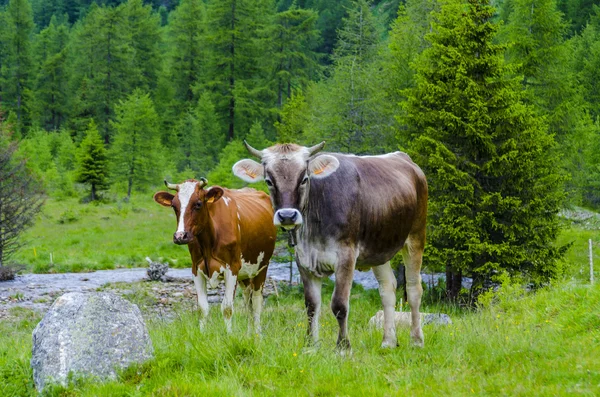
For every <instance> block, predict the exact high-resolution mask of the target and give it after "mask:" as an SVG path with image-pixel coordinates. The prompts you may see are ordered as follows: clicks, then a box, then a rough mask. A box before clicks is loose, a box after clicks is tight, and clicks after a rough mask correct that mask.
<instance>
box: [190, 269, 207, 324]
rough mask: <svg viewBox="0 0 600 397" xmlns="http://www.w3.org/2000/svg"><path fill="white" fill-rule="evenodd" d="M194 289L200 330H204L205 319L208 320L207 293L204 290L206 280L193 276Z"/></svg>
mask: <svg viewBox="0 0 600 397" xmlns="http://www.w3.org/2000/svg"><path fill="white" fill-rule="evenodd" d="M194 287H196V296H197V298H198V307H199V308H200V330H201V331H202V330H204V327H205V326H206V319H207V318H208V311H209V308H210V306H209V305H208V291H207V288H206V278H204V275H200V274H197V275H195V276H194Z"/></svg>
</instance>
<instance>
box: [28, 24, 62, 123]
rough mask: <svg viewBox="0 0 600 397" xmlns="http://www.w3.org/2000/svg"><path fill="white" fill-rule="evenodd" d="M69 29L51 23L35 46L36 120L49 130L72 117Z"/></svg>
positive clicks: (34, 116)
mask: <svg viewBox="0 0 600 397" xmlns="http://www.w3.org/2000/svg"><path fill="white" fill-rule="evenodd" d="M68 40H69V28H68V27H67V26H66V25H65V24H59V23H58V22H57V19H56V18H54V17H53V18H52V19H51V20H50V24H49V25H48V27H47V28H45V29H44V30H42V31H41V32H40V34H39V35H38V36H37V39H36V43H35V55H36V63H37V65H38V67H39V68H38V69H37V74H36V78H35V85H34V106H33V109H32V113H33V119H34V122H35V123H36V124H39V125H40V126H41V127H42V128H44V129H46V130H58V129H60V128H61V127H62V126H63V124H64V123H65V121H66V119H67V116H68V114H69V102H68V101H69V97H70V95H69V88H68V69H67V45H68Z"/></svg>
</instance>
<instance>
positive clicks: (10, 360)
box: [0, 195, 600, 397]
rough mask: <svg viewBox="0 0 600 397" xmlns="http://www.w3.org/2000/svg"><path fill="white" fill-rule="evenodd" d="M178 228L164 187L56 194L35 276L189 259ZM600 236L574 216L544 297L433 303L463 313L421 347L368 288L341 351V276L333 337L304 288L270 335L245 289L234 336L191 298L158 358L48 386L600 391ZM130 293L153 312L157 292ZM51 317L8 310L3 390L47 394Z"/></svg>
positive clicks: (506, 295) (52, 392) (69, 392)
mask: <svg viewBox="0 0 600 397" xmlns="http://www.w3.org/2000/svg"><path fill="white" fill-rule="evenodd" d="M174 229H175V218H174V215H173V214H172V212H171V211H169V210H168V209H165V208H162V207H160V206H158V205H157V204H154V202H152V201H151V195H148V196H147V197H146V196H135V197H134V198H133V199H132V200H131V202H130V203H127V204H115V203H108V204H100V205H97V206H96V205H81V204H79V203H78V202H77V201H75V200H72V201H69V200H67V201H58V200H54V199H49V200H48V202H47V203H46V207H45V209H44V213H43V214H42V215H41V216H40V218H39V220H38V222H37V223H36V225H35V226H34V227H33V228H32V229H30V230H29V231H28V232H27V235H26V236H25V237H26V239H27V241H28V245H27V246H26V247H25V248H24V249H23V250H22V251H21V252H20V253H19V254H18V257H17V261H18V262H20V263H23V264H26V266H27V267H26V269H27V270H29V271H35V272H63V271H88V270H95V269H110V268H115V267H128V266H143V265H144V264H145V261H144V259H143V258H144V257H145V256H151V257H152V258H158V257H162V258H163V260H168V261H169V262H170V263H171V265H174V266H188V263H189V257H188V252H187V249H185V247H179V246H175V245H174V244H173V243H172V242H171V235H172V233H173V230H174ZM598 237H599V236H598V232H597V228H591V229H590V228H584V227H580V226H579V225H575V226H573V225H568V227H567V228H566V229H565V231H564V232H563V233H562V235H561V236H560V239H559V243H560V244H571V247H570V249H569V251H568V252H567V257H566V260H565V267H566V269H567V271H566V274H565V278H564V279H563V280H561V281H558V282H556V283H555V284H554V285H552V286H549V287H547V288H544V289H541V290H538V291H537V292H535V293H531V292H525V291H524V290H523V289H522V287H519V286H517V285H511V284H509V283H507V284H504V285H503V286H502V288H500V290H499V292H498V293H497V294H496V295H494V296H491V295H490V296H488V299H486V300H484V301H485V304H482V305H480V306H479V307H478V308H476V309H469V310H466V309H461V308H458V307H453V306H438V305H435V304H433V305H431V304H429V305H428V304H425V305H424V306H423V307H422V311H423V312H444V313H448V314H449V315H450V316H451V317H452V319H453V321H454V323H453V325H451V326H434V325H428V326H425V327H424V333H425V348H423V349H416V348H413V347H411V346H410V345H409V334H408V329H401V330H399V333H398V334H399V343H400V346H399V347H398V348H397V349H395V350H384V349H381V348H380V343H381V339H382V332H381V331H379V330H375V329H371V328H370V327H369V326H368V325H367V324H368V320H369V318H370V317H371V316H372V315H373V314H375V312H376V311H377V310H380V307H381V303H380V300H379V296H378V292H377V291H374V290H363V289H362V288H361V287H360V286H355V287H354V288H353V292H352V296H351V309H350V322H349V324H350V338H351V342H352V345H353V354H352V356H350V357H341V356H339V355H338V354H337V353H336V352H335V340H336V336H337V322H336V321H335V319H334V317H333V315H332V314H331V311H330V310H329V308H328V305H329V301H330V296H331V291H332V285H331V283H327V284H326V285H325V287H324V290H323V299H324V302H323V313H322V317H321V345H320V346H319V348H318V349H306V348H305V347H304V335H305V333H306V314H305V312H304V304H303V295H302V291H301V287H288V288H285V289H284V290H282V291H280V293H279V296H270V297H268V298H267V299H266V301H265V309H264V311H263V337H262V338H257V337H255V336H253V335H248V334H247V332H246V329H247V326H246V324H247V317H246V313H245V312H244V310H243V309H242V307H241V301H242V299H241V298H240V297H238V298H237V300H236V314H235V317H234V332H233V334H232V335H226V334H225V326H224V324H223V321H222V317H221V313H220V310H219V307H218V306H214V307H212V309H211V310H212V311H211V315H210V319H209V326H208V327H207V330H206V331H205V332H200V330H199V328H198V326H197V324H198V323H197V322H198V316H197V314H196V313H195V312H194V311H192V310H190V309H189V308H184V307H183V306H182V307H180V308H176V311H177V315H176V316H175V320H174V321H170V322H165V321H163V320H160V319H156V318H154V319H153V318H150V319H149V320H148V327H149V330H150V334H151V337H152V340H153V343H154V347H155V358H154V359H153V360H152V361H150V362H148V363H146V364H144V365H141V366H136V367H132V368H129V369H127V370H125V371H123V372H122V373H121V374H120V376H119V378H118V379H117V380H115V381H112V382H108V383H95V382H94V381H93V380H92V379H79V380H76V381H75V382H74V383H72V384H71V385H70V386H68V387H66V388H63V387H58V386H56V387H53V388H49V389H47V390H46V391H45V392H44V395H48V396H111V397H112V396H200V395H210V396H295V395H302V396H304V395H311V396H345V395H348V396H366V395H368V396H394V395H407V393H408V395H423V396H430V395H452V396H455V395H523V396H531V395H536V396H538V395H541V396H544V395H552V396H556V395H558V396H562V395H564V396H571V395H582V396H594V395H600V285H599V284H600V283H597V284H596V285H595V286H590V285H589V284H588V281H587V279H588V277H589V270H588V267H587V264H588V258H587V252H588V251H587V239H588V238H592V239H595V240H596V241H598ZM34 248H35V251H34ZM599 250H600V247H598V248H596V251H597V253H596V263H597V266H598V267H600V260H599V258H598V252H600V251H599ZM50 253H52V254H53V264H50V260H49V254H50ZM596 275H598V272H596ZM597 277H598V276H597ZM128 298H129V299H131V300H133V301H134V302H136V303H139V304H140V306H141V307H142V310H143V311H144V307H143V306H144V303H143V300H144V299H143V297H141V296H140V297H139V299H137V298H136V296H135V295H134V296H129V297H128ZM428 301H429V300H428ZM186 307H189V306H186ZM405 309H406V307H405ZM39 320H40V315H39V314H36V313H34V312H32V311H30V310H25V309H19V308H16V309H12V311H11V312H10V316H9V317H8V318H4V319H2V320H0V396H28V395H36V391H35V389H34V385H33V378H32V371H31V368H30V365H29V360H30V359H31V333H32V331H33V328H34V327H35V325H36V324H37V322H38V321H39Z"/></svg>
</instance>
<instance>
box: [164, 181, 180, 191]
mask: <svg viewBox="0 0 600 397" xmlns="http://www.w3.org/2000/svg"><path fill="white" fill-rule="evenodd" d="M165 186H166V187H167V188H169V189H172V190H177V191H179V185H177V184H174V183H169V182H167V180H166V179H165Z"/></svg>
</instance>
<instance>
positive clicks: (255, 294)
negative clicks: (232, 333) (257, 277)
mask: <svg viewBox="0 0 600 397" xmlns="http://www.w3.org/2000/svg"><path fill="white" fill-rule="evenodd" d="M262 290H263V287H262V285H261V286H260V288H259V289H257V290H255V289H252V317H253V319H254V333H255V334H256V335H260V334H261V332H262V328H261V326H260V315H261V313H262V307H263V294H262Z"/></svg>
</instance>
